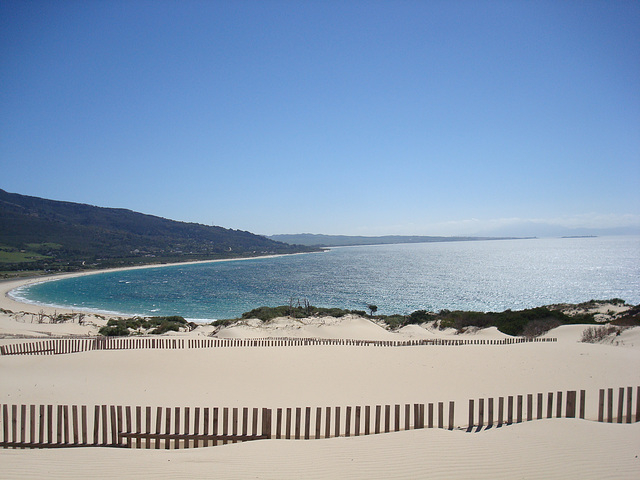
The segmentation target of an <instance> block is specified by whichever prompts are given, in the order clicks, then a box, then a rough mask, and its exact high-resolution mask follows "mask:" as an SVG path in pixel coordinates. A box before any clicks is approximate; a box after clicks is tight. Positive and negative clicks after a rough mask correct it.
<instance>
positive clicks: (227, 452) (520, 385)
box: [0, 282, 640, 479]
mask: <svg viewBox="0 0 640 480" xmlns="http://www.w3.org/2000/svg"><path fill="white" fill-rule="evenodd" d="M18 284H19V282H3V283H2V284H0V288H1V289H2V292H1V293H0V308H3V309H5V310H11V311H12V312H14V313H13V314H8V313H2V314H0V335H2V337H3V339H0V345H7V344H13V343H17V342H25V341H27V340H25V339H22V338H18V336H20V337H22V336H32V337H38V336H39V337H42V336H47V335H87V334H95V332H96V330H97V328H98V326H99V324H100V322H104V321H106V320H104V319H100V318H99V317H94V316H91V319H90V321H87V322H86V324H85V325H78V324H77V323H61V324H48V323H33V321H32V320H33V317H32V316H33V315H37V314H38V313H39V312H40V310H41V309H42V307H39V306H35V305H25V304H20V303H17V302H15V301H13V300H11V299H9V298H8V297H7V296H6V292H7V291H8V290H10V289H12V288H16V287H17V286H18ZM17 312H25V313H24V314H18V313H17ZM57 312H58V313H60V310H59V309H58V310H57ZM50 313H53V312H50ZM585 328H586V326H585V325H570V326H562V327H559V328H557V329H554V330H551V331H550V332H548V333H547V334H546V336H547V337H552V338H555V339H557V341H555V342H544V343H522V344H513V345H491V344H481V345H462V346H445V345H420V346H411V347H395V348H384V347H376V346H352V345H307V346H285V347H266V346H265V347H232V348H182V349H135V350H108V351H85V352H81V353H73V354H65V355H10V356H0V372H2V376H1V381H0V385H1V387H0V399H1V402H0V403H2V404H8V405H13V404H16V405H40V404H53V405H88V406H90V408H93V405H131V406H136V405H141V406H143V407H144V406H151V407H152V408H154V409H155V408H156V407H163V408H165V407H171V408H174V407H183V408H184V407H191V408H192V409H193V408H196V407H230V408H233V407H240V408H241V407H249V408H271V409H277V408H296V407H302V408H305V407H312V411H315V409H316V408H317V407H322V408H325V407H330V406H331V407H335V406H342V407H343V412H344V409H346V407H349V406H354V407H355V406H365V405H367V406H376V405H397V404H402V405H404V404H413V403H431V402H433V403H434V404H437V403H438V402H444V403H445V405H448V404H449V402H455V415H454V420H455V426H456V428H454V429H453V430H452V431H449V430H443V429H438V428H433V429H428V428H427V429H416V430H409V431H400V432H392V433H382V434H377V435H368V436H358V437H354V436H351V437H349V438H345V437H344V436H342V437H340V438H328V439H314V440H284V439H281V440H276V439H270V440H260V441H253V442H245V443H238V444H230V445H219V446H216V447H208V448H199V449H189V450H139V449H111V448H89V447H85V448H68V449H65V448H62V449H59V448H58V449H42V450H36V449H34V450H28V449H25V450H12V449H2V450H0V457H1V458H0V462H1V464H2V466H3V467H2V474H1V475H0V476H2V478H43V477H48V478H86V477H91V478H113V477H119V478H143V477H144V478H148V477H150V476H153V477H158V478H194V477H196V478H214V477H216V478H274V479H275V478H594V479H595V478H612V479H613V478H638V477H639V476H640V458H639V457H640V429H639V428H638V427H639V424H638V423H631V424H627V423H626V421H625V423H622V424H618V423H615V422H614V423H599V422H597V421H596V420H597V416H598V392H599V390H600V389H609V388H612V389H614V391H615V392H616V394H617V391H618V388H619V387H625V388H626V387H629V386H631V387H633V392H634V398H633V401H632V402H633V403H632V405H631V410H632V411H633V412H636V408H637V401H638V399H637V398H636V397H635V392H636V387H637V386H640V328H637V327H636V328H632V329H628V330H625V331H623V332H622V333H621V335H619V336H617V338H616V340H615V342H617V343H613V342H609V344H586V343H581V342H580V341H579V340H580V338H581V335H582V332H583V331H584V329H585ZM210 333H212V327H210V326H206V327H200V328H198V329H196V330H194V331H191V332H184V333H174V334H173V338H176V337H177V338H185V339H189V338H191V339H193V338H209V337H207V335H209V334H210ZM266 337H313V338H326V339H340V338H350V339H360V340H392V339H403V340H406V339H421V338H424V339H428V338H458V339H459V338H467V339H469V338H471V339H478V340H481V339H482V340H500V339H504V338H505V337H506V336H505V335H504V334H502V333H500V332H498V331H497V330H496V329H493V328H492V329H485V330H480V331H478V332H475V333H468V334H464V335H459V334H456V333H455V332H454V331H449V330H445V331H440V330H433V329H429V328H425V327H424V326H417V325H412V326H409V327H405V328H404V329H401V330H400V331H399V332H396V333H392V332H389V331H386V330H385V329H383V328H382V327H380V326H379V325H376V324H375V323H372V322H371V321H369V320H368V319H365V318H360V317H346V318H343V319H323V320H322V321H318V320H317V319H303V320H292V319H285V318H283V319H277V320H276V321H273V322H271V323H270V324H268V325H264V324H262V323H261V322H259V321H248V322H244V324H242V325H238V326H236V327H233V328H229V329H225V330H221V331H219V332H218V333H217V337H216V338H266ZM569 390H577V391H580V390H584V391H585V392H586V407H585V419H579V418H551V419H547V418H545V419H542V420H534V421H530V422H526V421H525V422H523V423H518V424H515V423H514V424H513V425H509V426H502V427H500V428H496V427H495V426H494V427H493V428H489V429H481V431H475V430H474V431H473V432H472V433H467V431H466V430H465V428H463V427H464V426H466V425H467V423H468V408H467V406H468V402H469V400H470V399H489V398H494V399H497V398H498V397H505V398H506V397H508V396H518V395H522V396H524V397H525V398H526V396H527V395H528V394H534V395H536V394H538V393H542V394H544V395H545V398H546V395H547V392H567V391H569ZM616 398H617V397H616ZM476 402H477V400H476ZM496 402H497V400H496ZM616 405H617V404H616ZM625 410H626V406H625ZM634 414H635V413H634ZM633 421H634V422H635V421H636V419H635V418H634V419H633Z"/></svg>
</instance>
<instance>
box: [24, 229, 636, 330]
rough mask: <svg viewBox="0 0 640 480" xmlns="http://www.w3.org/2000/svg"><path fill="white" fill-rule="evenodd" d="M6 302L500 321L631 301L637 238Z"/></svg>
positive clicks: (58, 288) (510, 246) (459, 250)
mask: <svg viewBox="0 0 640 480" xmlns="http://www.w3.org/2000/svg"><path fill="white" fill-rule="evenodd" d="M13 295H14V296H16V297H18V298H22V299H26V300H28V301H31V302H39V303H43V304H47V305H59V306H67V307H72V308H74V309H94V310H101V311H109V312H119V313H125V314H131V315H133V314H138V315H182V316H184V317H185V318H189V319H199V320H210V319H220V318H234V317H237V316H239V315H240V314H242V313H243V312H245V311H248V310H251V309H253V308H256V307H259V306H262V305H269V306H276V305H284V304H288V303H289V300H290V298H291V297H294V298H296V299H298V298H299V299H305V298H306V299H308V300H309V301H310V302H311V304H312V305H316V306H323V307H340V308H348V309H358V310H365V308H366V305H367V304H375V305H377V306H378V313H381V314H391V313H401V314H404V313H409V312H412V311H414V310H419V309H425V310H430V311H439V310H441V309H449V310H479V311H502V310H505V309H514V310H515V309H522V308H530V307H536V306H541V305H547V304H552V303H563V302H569V303H578V302H584V301H588V300H590V299H609V298H614V297H617V298H622V299H624V300H626V301H627V302H629V303H633V304H637V303H640V237H637V236H622V237H599V238H549V239H530V240H500V241H497V240H496V241H478V242H451V243H422V244H403V245H381V246H364V247H343V248H333V249H331V250H330V251H327V252H325V253H316V254H306V255H294V256H284V257H276V258H256V259H250V260H243V261H225V262H215V263H203V264H192V265H175V266H164V267H158V268H151V269H139V270H128V271H120V272H108V273H104V274H97V275H89V276H83V277H77V278H68V279H62V280H57V281H52V282H46V283H41V284H37V285H32V286H27V287H24V288H22V289H19V290H18V291H14V292H13Z"/></svg>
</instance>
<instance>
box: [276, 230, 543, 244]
mask: <svg viewBox="0 0 640 480" xmlns="http://www.w3.org/2000/svg"><path fill="white" fill-rule="evenodd" d="M267 238H269V239H271V240H275V241H277V242H283V243H288V244H290V245H303V246H306V247H350V246H360V245H395V244H401V243H436V242H477V241H486V240H530V239H534V238H537V237H466V236H452V237H441V236H425V235H382V236H357V235H355V236H354V235H324V234H314V233H300V234H279V235H270V236H268V237H267Z"/></svg>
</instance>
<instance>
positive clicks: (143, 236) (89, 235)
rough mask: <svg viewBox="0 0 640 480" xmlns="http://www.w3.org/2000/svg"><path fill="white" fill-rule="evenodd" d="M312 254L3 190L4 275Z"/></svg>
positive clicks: (246, 236)
mask: <svg viewBox="0 0 640 480" xmlns="http://www.w3.org/2000/svg"><path fill="white" fill-rule="evenodd" d="M313 250H314V249H312V248H310V247H305V246H300V245H298V246H295V245H288V244H285V243H282V242H277V241H274V240H270V239H268V238H266V237H264V236H261V235H256V234H253V233H251V232H246V231H242V230H232V229H226V228H223V227H219V226H208V225H202V224H198V223H187V222H180V221H176V220H170V219H166V218H162V217H157V216H154V215H148V214H144V213H139V212H135V211H133V210H129V209H124V208H108V207H98V206H93V205H88V204H82V203H73V202H64V201H58V200H49V199H44V198H39V197H32V196H26V195H20V194H17V193H9V192H6V191H4V190H2V189H0V254H2V255H0V270H49V271H73V270H77V269H82V268H87V267H91V268H110V267H116V266H128V265H138V264H149V263H171V262H177V261H191V260H210V259H221V258H237V257H245V256H262V255H273V254H286V253H300V252H308V251H313Z"/></svg>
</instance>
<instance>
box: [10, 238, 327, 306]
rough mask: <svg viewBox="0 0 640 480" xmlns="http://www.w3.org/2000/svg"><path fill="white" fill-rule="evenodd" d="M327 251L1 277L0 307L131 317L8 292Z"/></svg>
mask: <svg viewBox="0 0 640 480" xmlns="http://www.w3.org/2000/svg"><path fill="white" fill-rule="evenodd" d="M325 251H326V250H323V251H321V252H300V253H283V254H277V255H263V256H257V257H238V258H225V259H212V260H196V261H186V262H176V263H163V264H153V265H135V266H130V267H116V268H107V269H101V270H90V271H82V272H71V273H56V274H53V275H43V276H33V277H23V278H20V279H3V280H2V281H0V308H2V309H5V310H11V311H13V312H14V313H18V312H24V313H29V314H34V315H35V314H38V313H40V312H41V311H42V312H43V313H45V314H46V315H54V314H75V313H88V314H98V315H105V316H110V317H113V318H123V317H127V316H130V315H129V314H123V313H116V312H108V311H105V310H99V309H88V308H87V309H83V308H73V307H69V306H62V305H61V306H57V305H48V304H44V303H37V302H33V303H31V302H26V301H20V300H19V299H17V298H15V297H13V296H12V295H11V292H12V291H14V290H17V289H18V288H21V287H24V286H26V285H37V284H40V283H45V282H55V281H57V280H63V279H67V278H77V277H84V276H88V275H100V274H103V273H111V272H123V271H129V270H143V269H150V268H165V267H177V266H185V265H197V264H206V263H219V262H239V261H246V260H256V259H263V258H277V257H288V256H293V255H308V254H310V253H324V252H325Z"/></svg>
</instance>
